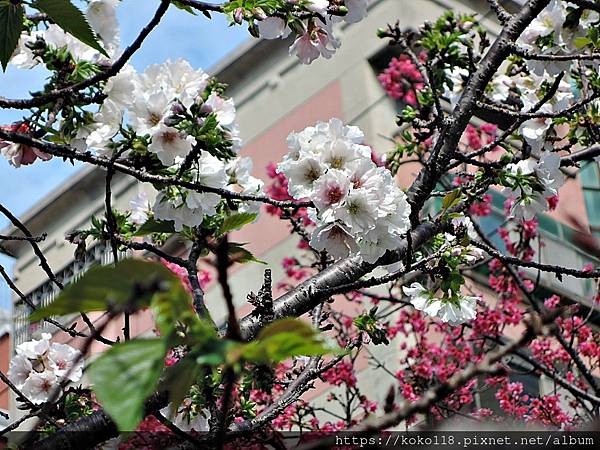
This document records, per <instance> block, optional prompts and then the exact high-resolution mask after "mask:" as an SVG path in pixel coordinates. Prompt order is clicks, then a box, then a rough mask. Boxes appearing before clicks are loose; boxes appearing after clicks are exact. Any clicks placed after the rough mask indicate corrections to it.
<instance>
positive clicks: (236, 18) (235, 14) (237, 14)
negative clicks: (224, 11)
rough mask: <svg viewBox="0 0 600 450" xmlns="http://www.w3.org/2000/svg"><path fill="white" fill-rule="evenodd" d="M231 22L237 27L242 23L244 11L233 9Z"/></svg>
mask: <svg viewBox="0 0 600 450" xmlns="http://www.w3.org/2000/svg"><path fill="white" fill-rule="evenodd" d="M233 20H234V21H235V23H237V24H238V25H241V24H242V22H243V21H244V9H243V8H236V9H235V11H234V12H233Z"/></svg>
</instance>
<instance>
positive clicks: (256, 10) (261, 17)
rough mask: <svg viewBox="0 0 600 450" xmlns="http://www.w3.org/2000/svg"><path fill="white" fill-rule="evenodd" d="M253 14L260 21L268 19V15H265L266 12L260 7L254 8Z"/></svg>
mask: <svg viewBox="0 0 600 450" xmlns="http://www.w3.org/2000/svg"><path fill="white" fill-rule="evenodd" d="M252 14H253V15H254V17H255V18H257V19H258V20H265V19H266V18H267V17H268V16H267V14H266V13H265V11H264V10H263V9H262V8H260V7H258V8H254V9H253V10H252Z"/></svg>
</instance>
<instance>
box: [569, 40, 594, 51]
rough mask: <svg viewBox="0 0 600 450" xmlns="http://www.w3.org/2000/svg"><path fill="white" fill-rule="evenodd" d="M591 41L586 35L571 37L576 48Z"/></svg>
mask: <svg viewBox="0 0 600 450" xmlns="http://www.w3.org/2000/svg"><path fill="white" fill-rule="evenodd" d="M591 43H592V40H591V39H590V38H588V37H578V38H575V39H573V45H574V46H575V48H577V49H582V48H583V47H585V46H587V45H589V44H591Z"/></svg>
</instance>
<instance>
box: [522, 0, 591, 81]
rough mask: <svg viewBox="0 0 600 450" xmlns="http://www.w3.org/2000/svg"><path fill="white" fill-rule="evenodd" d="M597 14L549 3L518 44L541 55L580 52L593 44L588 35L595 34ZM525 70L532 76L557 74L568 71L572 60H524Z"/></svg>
mask: <svg viewBox="0 0 600 450" xmlns="http://www.w3.org/2000/svg"><path fill="white" fill-rule="evenodd" d="M598 22H600V14H598V12H597V11H594V10H592V9H583V8H582V9H578V8H575V7H574V5H570V4H569V3H568V2H564V1H559V0H552V1H551V2H550V3H549V4H548V6H546V8H544V9H543V10H542V12H541V13H540V14H538V16H537V17H536V18H535V19H533V21H532V22H531V23H530V24H529V26H528V27H527V28H526V29H525V31H524V32H523V33H522V34H521V36H520V37H519V39H518V41H517V44H518V45H519V46H520V47H521V48H523V49H525V50H528V51H531V52H534V53H540V54H542V55H549V56H551V55H563V54H567V53H574V52H578V51H580V50H581V48H583V47H585V46H586V45H588V44H592V41H591V40H590V39H589V36H592V37H593V36H594V35H595V33H597V31H594V29H596V30H597V26H598ZM526 64H527V67H528V69H529V70H531V71H532V72H533V73H535V74H536V75H539V76H543V75H544V74H545V73H547V74H548V75H552V76H554V75H558V74H559V73H560V72H563V71H568V69H569V66H570V65H571V64H572V60H568V61H552V60H533V59H528V60H527V61H526Z"/></svg>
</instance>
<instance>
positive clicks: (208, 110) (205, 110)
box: [200, 103, 213, 115]
mask: <svg viewBox="0 0 600 450" xmlns="http://www.w3.org/2000/svg"><path fill="white" fill-rule="evenodd" d="M200 112H201V113H202V114H206V115H209V114H210V113H211V112H213V109H212V106H210V105H207V104H206V103H204V104H203V105H202V107H201V108H200Z"/></svg>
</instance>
